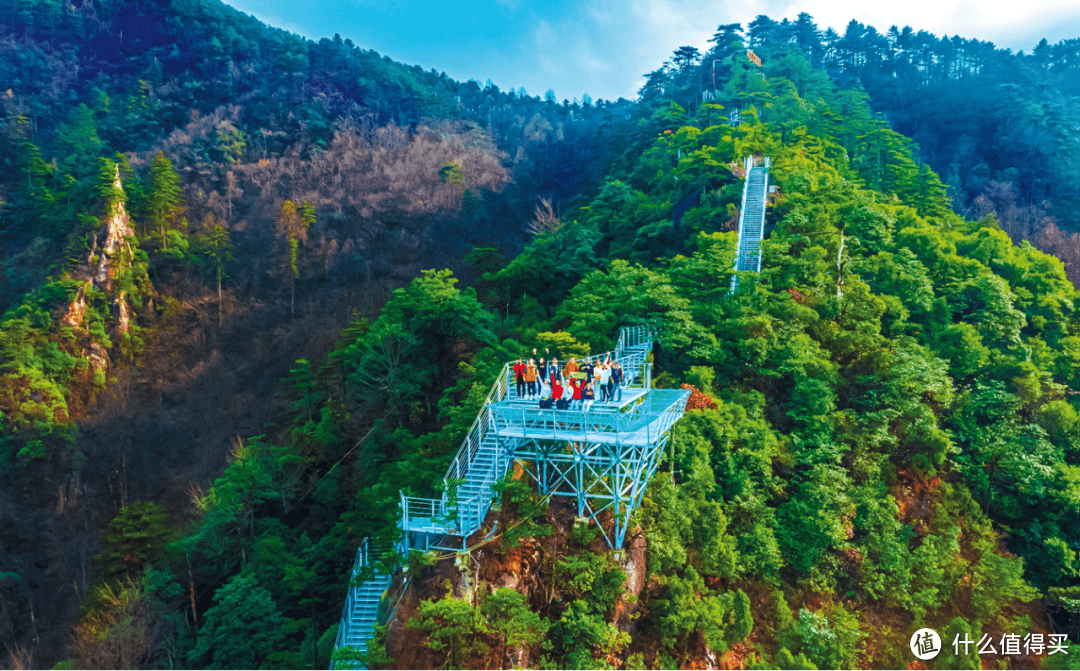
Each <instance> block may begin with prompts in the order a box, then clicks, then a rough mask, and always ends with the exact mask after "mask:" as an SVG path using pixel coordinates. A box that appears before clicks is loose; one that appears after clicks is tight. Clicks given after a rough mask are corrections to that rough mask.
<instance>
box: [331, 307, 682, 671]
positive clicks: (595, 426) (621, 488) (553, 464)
mask: <svg viewBox="0 0 1080 671" xmlns="http://www.w3.org/2000/svg"><path fill="white" fill-rule="evenodd" d="M652 343H653V336H652V333H651V332H650V331H649V330H648V328H647V327H644V326H637V327H629V328H624V329H622V330H621V331H620V332H619V339H618V342H617V344H616V346H615V349H614V350H612V351H610V352H605V353H604V354H600V355H597V356H592V357H587V358H586V359H583V360H582V361H585V360H591V361H593V362H594V363H598V362H601V361H604V360H611V361H612V362H616V363H618V364H619V365H620V366H621V367H622V369H623V372H624V379H623V384H622V398H621V400H620V401H612V402H606V403H601V402H600V401H597V402H596V403H595V405H594V406H593V408H592V409H591V410H590V411H589V412H584V411H581V410H551V409H542V408H540V407H539V404H538V403H537V402H536V401H535V400H530V399H525V398H518V396H517V388H516V384H515V380H514V379H513V375H514V371H513V366H512V364H506V365H505V366H504V367H503V371H502V373H501V374H500V375H499V377H498V378H497V379H496V381H495V384H494V385H493V386H492V388H491V391H490V392H489V393H488V396H487V399H486V400H485V401H484V407H483V408H482V409H481V410H480V413H479V414H478V415H477V417H476V421H474V422H473V424H472V426H471V427H470V428H469V432H468V434H467V435H466V436H465V440H464V441H463V442H462V444H461V447H460V448H459V449H458V452H457V454H456V455H455V456H454V460H453V461H452V462H451V464H450V467H449V468H448V469H447V471H446V475H445V476H444V478H443V483H444V492H443V494H442V496H441V497H440V498H438V499H428V498H419V497H412V496H405V494H404V493H402V494H401V522H400V528H401V530H402V532H403V536H402V539H401V541H399V542H398V543H397V545H396V546H395V548H394V550H395V551H396V556H397V557H398V558H405V557H407V556H408V554H409V552H410V551H411V550H412V549H413V548H416V549H419V550H429V549H440V550H450V551H454V552H462V551H467V550H468V539H469V537H470V536H471V535H472V534H474V533H475V532H477V531H479V530H480V528H481V525H482V524H483V522H484V518H485V517H486V516H487V513H488V510H489V509H490V507H491V504H492V501H493V500H494V498H495V492H494V491H493V490H492V485H493V484H495V482H497V481H498V480H499V479H500V478H502V477H503V475H504V474H505V473H506V472H507V470H508V469H509V467H510V464H511V463H513V462H514V461H515V460H517V461H519V462H521V463H523V465H525V467H526V469H527V470H528V471H529V472H530V474H531V475H532V476H533V478H534V480H535V481H536V483H537V486H538V488H539V489H540V493H541V494H544V495H548V496H568V497H574V498H576V500H577V507H578V515H579V516H587V517H588V518H589V519H591V520H592V521H593V522H595V523H596V524H597V526H598V527H599V528H600V531H601V533H602V534H603V535H604V538H605V539H606V540H607V541H608V544H609V545H610V546H611V547H613V548H621V547H622V545H623V543H624V541H625V538H626V533H627V530H628V528H629V524H630V520H631V515H632V513H633V511H634V510H635V509H636V507H637V506H638V505H639V504H640V502H641V497H642V495H643V493H644V491H645V487H646V485H647V484H648V481H649V478H651V477H652V475H653V473H655V472H656V468H657V464H658V461H659V455H660V453H661V452H662V450H663V447H664V445H665V444H666V442H667V439H668V435H669V433H670V429H671V426H672V425H673V424H674V423H675V422H676V421H677V420H678V419H679V418H680V417H682V414H683V412H684V411H685V409H686V402H687V399H688V398H689V396H690V391H688V390H681V389H675V390H672V389H653V388H652V364H650V363H649V362H648V357H649V353H650V352H651V351H652ZM602 513H603V514H604V518H603V520H601V517H600V516H601V514H602ZM612 520H613V523H612ZM602 522H603V523H602ZM605 526H610V527H612V529H611V532H610V533H609V531H608V529H605V528H604V527H605ZM387 551H388V549H387V550H383V551H382V552H380V550H379V549H378V548H375V547H373V546H372V544H371V543H370V542H369V541H368V540H364V542H363V543H361V544H360V547H359V548H358V550H357V553H356V561H355V563H354V564H353V571H352V580H353V581H355V580H357V578H358V576H362V575H363V574H364V573H366V571H365V569H368V567H371V569H370V570H371V571H372V573H370V574H369V575H370V577H369V578H368V579H366V580H364V581H363V582H362V583H361V584H360V585H359V586H356V587H350V588H349V592H348V596H347V597H346V600H345V608H344V609H343V611H342V615H341V625H340V626H339V628H338V635H337V640H336V642H335V654H337V655H338V656H339V657H341V658H342V659H339V660H338V661H335V662H334V663H333V664H332V665H331V668H337V669H343V668H364V667H363V666H361V663H360V662H359V661H358V660H356V659H355V656H356V654H357V653H362V652H366V651H367V643H368V641H369V640H370V639H371V637H372V636H373V634H374V632H375V624H376V623H385V622H386V621H387V620H388V619H389V617H390V616H391V614H392V613H393V610H394V608H395V607H396V602H397V600H398V599H399V598H400V595H401V594H402V593H403V590H404V588H405V586H406V584H407V582H406V581H405V580H402V581H399V582H398V583H395V582H394V580H393V576H394V573H395V572H393V571H392V572H390V573H386V572H382V571H384V568H381V567H380V566H379V560H380V558H381V557H382V556H383V555H384V554H385V552H387ZM406 578H407V576H406ZM394 585H397V587H396V589H395V590H394V593H393V594H391V593H390V588H391V587H392V586H394ZM349 646H352V647H351V648H350V647H349ZM341 648H346V651H345V652H343V653H341V652H338V650H339V649H341Z"/></svg>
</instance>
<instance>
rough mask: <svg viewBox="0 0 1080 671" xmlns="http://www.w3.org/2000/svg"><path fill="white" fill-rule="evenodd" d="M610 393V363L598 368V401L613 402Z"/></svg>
mask: <svg viewBox="0 0 1080 671" xmlns="http://www.w3.org/2000/svg"><path fill="white" fill-rule="evenodd" d="M611 391H612V389H611V363H610V362H604V364H603V365H602V366H600V400H601V401H602V402H608V401H613V400H614V398H613V397H612V395H611Z"/></svg>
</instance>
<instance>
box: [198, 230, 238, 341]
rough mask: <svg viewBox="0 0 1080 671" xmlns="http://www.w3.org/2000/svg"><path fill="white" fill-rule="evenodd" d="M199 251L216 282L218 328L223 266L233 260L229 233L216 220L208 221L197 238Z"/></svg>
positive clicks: (224, 274)
mask: <svg viewBox="0 0 1080 671" xmlns="http://www.w3.org/2000/svg"><path fill="white" fill-rule="evenodd" d="M198 244H199V251H200V253H201V254H202V255H203V257H204V258H205V259H206V264H207V267H208V268H210V269H211V270H212V271H213V273H214V278H215V279H216V280H217V295H218V326H221V311H222V301H221V279H222V278H223V277H227V276H228V275H227V274H226V272H225V266H226V264H227V263H229V262H230V261H232V260H233V255H232V240H231V239H230V237H229V231H228V229H226V228H225V226H224V225H222V223H221V222H220V221H218V220H217V219H210V220H208V222H207V225H206V226H205V227H204V228H203V231H202V233H201V234H200V235H199V238H198Z"/></svg>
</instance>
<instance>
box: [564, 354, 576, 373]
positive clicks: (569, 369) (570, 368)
mask: <svg viewBox="0 0 1080 671" xmlns="http://www.w3.org/2000/svg"><path fill="white" fill-rule="evenodd" d="M578 370H579V368H578V364H577V360H576V359H575V358H574V357H570V363H568V364H566V369H565V370H563V377H566V378H568V377H570V374H571V373H576V372H578Z"/></svg>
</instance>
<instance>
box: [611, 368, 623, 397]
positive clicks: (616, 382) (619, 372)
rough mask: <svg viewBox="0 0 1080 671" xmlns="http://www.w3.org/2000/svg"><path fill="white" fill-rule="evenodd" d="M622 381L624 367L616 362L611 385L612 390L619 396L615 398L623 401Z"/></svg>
mask: <svg viewBox="0 0 1080 671" xmlns="http://www.w3.org/2000/svg"><path fill="white" fill-rule="evenodd" d="M622 383H623V369H622V366H621V365H619V364H615V370H613V371H611V386H612V392H613V393H614V394H615V395H616V396H618V398H617V399H615V401H616V402H618V403H622Z"/></svg>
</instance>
